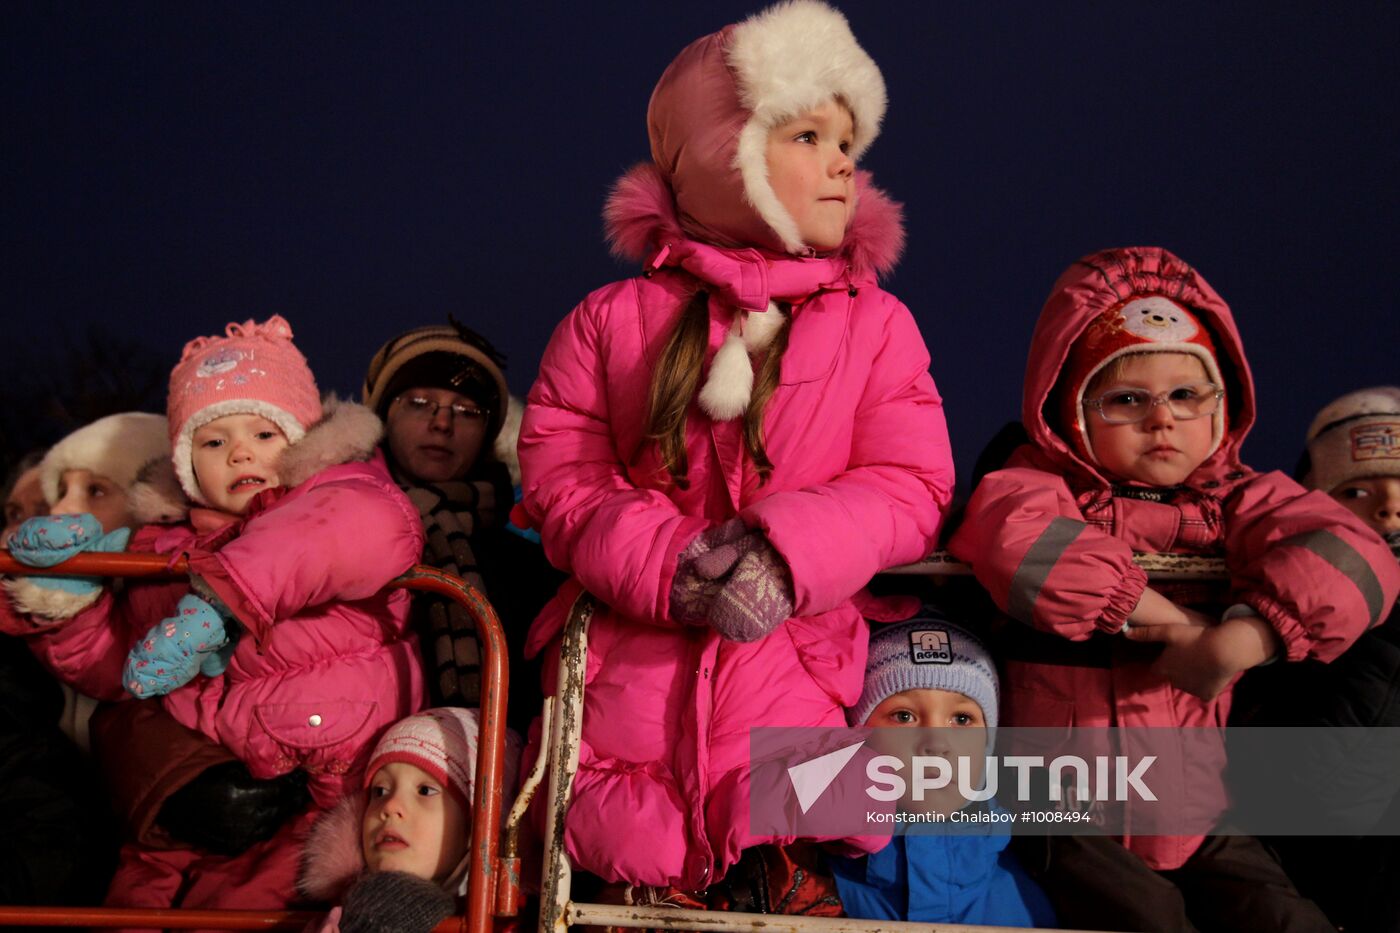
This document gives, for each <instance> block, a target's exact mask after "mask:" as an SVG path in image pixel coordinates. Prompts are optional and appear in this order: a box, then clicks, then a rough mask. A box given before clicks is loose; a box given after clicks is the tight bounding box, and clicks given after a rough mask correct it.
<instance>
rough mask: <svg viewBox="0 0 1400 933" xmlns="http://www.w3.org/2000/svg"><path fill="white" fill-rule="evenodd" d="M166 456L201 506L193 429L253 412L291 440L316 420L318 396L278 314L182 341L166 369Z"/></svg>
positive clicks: (182, 483)
mask: <svg viewBox="0 0 1400 933" xmlns="http://www.w3.org/2000/svg"><path fill="white" fill-rule="evenodd" d="M166 412H167V415H168V416H169V419H170V446H171V456H172V458H173V459H174V463H175V475H176V476H178V477H179V478H180V485H181V487H183V488H184V490H185V494H186V495H188V496H189V497H190V498H191V499H193V500H194V501H196V502H198V503H200V504H202V505H207V504H208V501H207V500H206V499H205V497H204V494H203V493H201V492H200V489H199V483H198V482H197V481H196V480H195V476H194V461H193V459H192V456H191V454H192V449H191V448H192V443H193V438H194V432H195V431H197V430H199V428H201V427H203V426H204V425H206V424H208V423H209V422H211V421H213V420H214V419H215V418H222V417H223V416H224V415H261V416H262V417H264V418H266V419H267V420H269V421H271V422H272V423H273V424H275V425H277V427H279V428H280V429H281V430H282V433H283V434H285V435H286V436H287V442H288V443H290V444H295V443H296V442H297V441H299V440H301V438H302V436H303V435H305V434H306V429H307V427H308V426H310V425H312V424H315V423H316V422H317V421H319V420H320V419H321V394H320V392H318V391H317V389H316V379H315V378H314V377H313V376H312V375H311V369H310V367H308V366H307V365H306V357H304V356H302V355H301V351H299V350H298V349H297V348H296V347H295V346H294V345H293V344H292V326H291V325H290V324H288V323H287V321H286V319H285V318H283V317H282V316H281V315H280V314H274V315H273V316H272V317H270V318H268V319H267V320H266V321H264V322H263V323H261V324H257V323H254V322H253V321H252V320H247V321H244V322H243V323H242V324H239V323H236V322H235V323H232V324H229V325H228V326H227V327H225V328H224V336H222V337H196V338H195V339H194V340H191V341H190V342H189V343H187V344H185V350H184V352H183V353H182V354H181V355H180V362H179V363H178V364H177V365H176V366H175V369H174V370H173V371H172V372H171V373H170V397H169V400H168V401H167V403H166Z"/></svg>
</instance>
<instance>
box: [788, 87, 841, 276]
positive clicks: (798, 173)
mask: <svg viewBox="0 0 1400 933" xmlns="http://www.w3.org/2000/svg"><path fill="white" fill-rule="evenodd" d="M854 129H855V124H854V122H853V121H852V119H851V112H850V111H849V110H847V109H846V108H845V106H844V105H842V104H840V103H838V102H836V101H835V100H829V101H827V102H826V103H824V104H821V105H820V106H818V107H815V108H813V109H812V110H809V111H807V112H806V113H802V114H799V115H798V116H796V117H794V118H793V119H791V120H787V121H786V122H784V123H781V124H779V125H778V126H775V127H773V129H771V130H770V131H769V132H768V147H767V150H766V151H767V157H768V182H769V184H771V185H772V186H773V193H774V194H776V195H777V196H778V200H779V201H780V202H782V205H783V207H785V208H787V212H788V213H789V214H790V215H792V219H793V220H794V221H795V222H796V224H797V232H798V234H799V235H800V236H801V237H802V242H803V243H806V244H807V245H808V246H810V247H812V248H813V249H815V250H818V251H820V252H825V251H827V250H833V249H835V248H836V247H838V246H840V245H841V241H842V240H844V239H845V238H846V225H847V224H849V223H850V222H851V215H852V213H854V211H855V207H856V186H855V167H856V166H855V162H853V161H851V157H850V156H849V155H847V154H846V153H847V152H848V151H849V150H850V148H851V137H852V133H853V132H854Z"/></svg>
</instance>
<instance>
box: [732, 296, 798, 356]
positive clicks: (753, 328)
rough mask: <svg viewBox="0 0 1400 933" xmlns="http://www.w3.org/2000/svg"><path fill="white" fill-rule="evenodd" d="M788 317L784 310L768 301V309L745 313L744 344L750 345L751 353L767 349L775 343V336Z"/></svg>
mask: <svg viewBox="0 0 1400 933" xmlns="http://www.w3.org/2000/svg"><path fill="white" fill-rule="evenodd" d="M785 321H787V318H786V317H785V316H784V315H783V312H781V311H779V310H778V306H777V305H776V304H774V303H773V302H771V301H770V302H768V310H767V311H759V312H755V313H748V314H745V315H744V323H743V325H742V326H743V329H744V346H745V347H748V350H749V352H750V353H761V352H763V351H764V350H767V349H768V347H769V346H770V345H771V344H772V343H773V338H774V337H776V336H777V335H778V331H780V330H782V329H783V323H784V322H785Z"/></svg>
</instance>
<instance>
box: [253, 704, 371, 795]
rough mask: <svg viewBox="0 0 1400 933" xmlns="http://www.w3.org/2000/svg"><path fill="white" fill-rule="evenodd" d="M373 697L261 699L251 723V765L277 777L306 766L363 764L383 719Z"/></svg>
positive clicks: (323, 768) (316, 769) (335, 770)
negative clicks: (302, 700) (301, 700)
mask: <svg viewBox="0 0 1400 933" xmlns="http://www.w3.org/2000/svg"><path fill="white" fill-rule="evenodd" d="M378 709H379V704H378V703H376V702H374V701H372V700H363V701H361V700H322V701H320V702H311V703H260V704H258V705H257V706H256V707H254V708H253V721H252V723H251V724H250V726H249V729H248V756H247V763H248V767H249V770H250V771H252V772H253V775H254V777H274V776H276V775H279V774H286V773H287V772H288V771H292V770H294V769H296V768H302V769H304V770H306V771H307V772H308V773H310V774H320V773H325V774H333V775H334V774H346V773H348V772H350V771H352V770H354V769H355V768H356V767H362V766H363V764H364V762H363V761H362V760H361V759H363V757H364V756H365V755H366V754H368V751H369V745H370V743H371V742H373V741H374V737H375V736H374V733H375V730H376V727H377V726H379V725H382V724H381V723H379V721H378V718H377V717H376V716H375V713H376V712H377V710H378Z"/></svg>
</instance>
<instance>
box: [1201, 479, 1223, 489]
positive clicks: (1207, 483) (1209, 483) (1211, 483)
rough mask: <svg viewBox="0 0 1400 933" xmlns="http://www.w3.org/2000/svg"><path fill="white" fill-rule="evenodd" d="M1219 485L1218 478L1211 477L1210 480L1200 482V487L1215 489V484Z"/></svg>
mask: <svg viewBox="0 0 1400 933" xmlns="http://www.w3.org/2000/svg"><path fill="white" fill-rule="evenodd" d="M1219 485H1220V480H1218V479H1212V480H1207V481H1205V482H1204V483H1202V484H1201V487H1202V488H1203V489H1215V488H1216V487H1217V486H1219Z"/></svg>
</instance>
